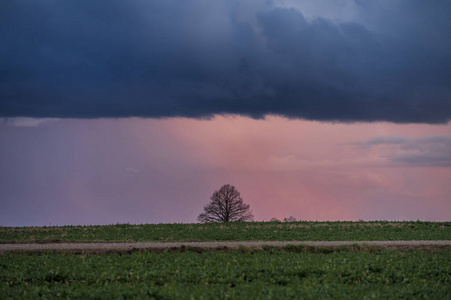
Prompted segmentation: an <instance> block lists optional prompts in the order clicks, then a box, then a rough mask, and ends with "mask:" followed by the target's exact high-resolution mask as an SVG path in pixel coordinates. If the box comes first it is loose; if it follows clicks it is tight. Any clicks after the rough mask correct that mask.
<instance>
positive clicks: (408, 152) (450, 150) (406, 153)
mask: <svg viewBox="0 0 451 300" xmlns="http://www.w3.org/2000/svg"><path fill="white" fill-rule="evenodd" d="M354 145H358V146H360V147H364V148H372V147H375V146H384V147H389V148H388V151H386V153H385V154H383V155H382V157H383V158H385V159H388V160H389V161H391V162H392V163H395V164H397V165H399V164H401V165H405V166H420V167H424V166H430V167H451V135H431V136H426V137H421V138H409V137H405V136H379V137H375V138H372V139H370V140H368V141H364V142H357V143H354Z"/></svg>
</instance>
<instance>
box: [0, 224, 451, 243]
mask: <svg viewBox="0 0 451 300" xmlns="http://www.w3.org/2000/svg"><path fill="white" fill-rule="evenodd" d="M450 239H451V222H388V221H378V222H290V223H276V222H249V223H248V222H236V223H222V224H219V223H210V224H145V225H129V224H117V225H106V226H61V227H58V226H51V227H0V242H3V243H8V242H35V241H39V242H45V241H78V242H102V241H103V242H176V241H398V240H450Z"/></svg>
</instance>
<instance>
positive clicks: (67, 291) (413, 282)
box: [0, 249, 451, 299]
mask: <svg viewBox="0 0 451 300" xmlns="http://www.w3.org/2000/svg"><path fill="white" fill-rule="evenodd" d="M450 261H451V251H441V252H430V253H425V252H422V253H419V252H408V253H404V254H402V253H399V252H390V251H382V252H375V253H369V252H366V251H361V252H349V251H339V252H331V253H328V254H326V253H302V252H301V253H299V252H286V251H279V250H276V249H271V250H270V251H263V252H262V251H261V252H240V251H231V252H203V253H196V252H192V251H187V252H173V253H169V252H165V253H152V252H134V253H132V254H127V255H118V254H110V255H74V254H52V255H49V254H44V255H17V254H6V255H3V256H0V299H9V298H11V299H36V298H73V299H86V298H89V299H124V298H129V299H143V298H146V299H147V298H153V299H299V298H303V299H318V298H319V299H321V298H322V299H324V298H327V299H330V298H332V299H337V298H338V299H386V298H388V299H425V298H430V299H449V298H450V297H451V288H450V287H451V264H450Z"/></svg>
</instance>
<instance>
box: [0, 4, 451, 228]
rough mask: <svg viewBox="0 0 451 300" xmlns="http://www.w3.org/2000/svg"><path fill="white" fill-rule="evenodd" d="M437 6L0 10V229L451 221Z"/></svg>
mask: <svg viewBox="0 0 451 300" xmlns="http://www.w3.org/2000/svg"><path fill="white" fill-rule="evenodd" d="M450 13H451V3H450V2H446V1H420V0H411V1H407V0H405V1H402V0H400V1H389V0H381V1H365V0H334V1H333V0H316V1H306V0H302V1H301V0H296V1H294V0H293V1H291V0H280V1H276V0H274V1H257V0H247V1H237V0H223V1H220V0H218V1H206V0H183V1H180V0H178V1H176V0H168V1H148V0H133V1H118V0H108V1H106V0H99V1H87V0H79V1H66V0H63V1H53V0H36V1H22V0H4V1H1V3H0V226H38V225H47V226H49V225H78V224H81V225H88V224H115V223H117V222H119V223H192V222H196V217H197V215H198V214H199V213H201V212H202V208H203V206H204V205H206V204H207V203H208V202H209V198H210V196H211V195H212V194H213V192H214V191H215V190H218V189H219V188H220V187H221V186H222V185H223V184H232V185H234V186H235V187H236V188H237V189H238V190H239V191H240V192H241V195H242V197H243V199H244V201H245V202H246V203H248V204H250V206H251V209H252V211H253V213H254V216H255V219H256V220H259V221H263V220H269V219H270V218H272V217H276V218H279V219H282V218H284V217H288V216H294V217H296V218H297V219H301V220H359V219H363V220H428V221H450V212H451V198H450V197H449V195H450V194H451V187H450V185H449V182H451V123H450V120H451V56H450V55H449V53H451V31H450V30H449V28H451V19H450V18H449V17H448V16H449V14H450Z"/></svg>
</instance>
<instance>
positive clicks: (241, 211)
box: [197, 184, 254, 223]
mask: <svg viewBox="0 0 451 300" xmlns="http://www.w3.org/2000/svg"><path fill="white" fill-rule="evenodd" d="M210 200H211V202H210V203H209V204H208V205H206V206H205V207H204V212H203V213H201V214H200V215H199V216H198V217H197V220H198V221H199V222H202V223H212V222H236V221H252V220H253V218H254V216H253V215H252V211H250V210H249V204H245V203H244V202H243V198H241V195H240V192H238V190H236V189H235V187H234V186H233V185H230V184H226V185H223V186H222V187H221V188H220V189H219V190H218V191H215V192H214V193H213V195H212V196H211V198H210Z"/></svg>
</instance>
